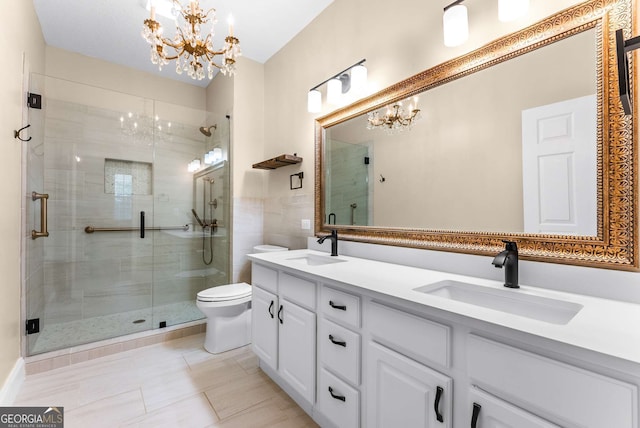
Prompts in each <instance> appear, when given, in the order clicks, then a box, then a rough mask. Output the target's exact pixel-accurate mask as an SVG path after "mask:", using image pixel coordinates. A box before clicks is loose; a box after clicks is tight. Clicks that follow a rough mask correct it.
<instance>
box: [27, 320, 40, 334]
mask: <svg viewBox="0 0 640 428" xmlns="http://www.w3.org/2000/svg"><path fill="white" fill-rule="evenodd" d="M26 324H27V325H26V330H27V334H34V333H39V332H40V318H33V319H30V320H27V323H26Z"/></svg>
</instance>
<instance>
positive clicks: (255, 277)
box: [251, 262, 278, 294]
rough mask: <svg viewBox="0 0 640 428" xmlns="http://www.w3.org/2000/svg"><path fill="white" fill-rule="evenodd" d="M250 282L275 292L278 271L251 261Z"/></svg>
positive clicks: (276, 290)
mask: <svg viewBox="0 0 640 428" xmlns="http://www.w3.org/2000/svg"><path fill="white" fill-rule="evenodd" d="M251 284H253V285H257V286H258V287H260V288H263V289H265V290H267V291H270V292H272V293H273V294H277V293H278V271H277V270H275V269H271V268H268V267H266V266H262V265H259V264H257V263H256V262H253V263H252V264H251Z"/></svg>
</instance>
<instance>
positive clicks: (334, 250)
mask: <svg viewBox="0 0 640 428" xmlns="http://www.w3.org/2000/svg"><path fill="white" fill-rule="evenodd" d="M327 238H329V239H331V255H332V256H337V255H338V231H337V230H336V229H333V230H332V231H331V235H327V236H322V237H320V238H319V239H318V244H322V243H323V242H324V240H325V239H327Z"/></svg>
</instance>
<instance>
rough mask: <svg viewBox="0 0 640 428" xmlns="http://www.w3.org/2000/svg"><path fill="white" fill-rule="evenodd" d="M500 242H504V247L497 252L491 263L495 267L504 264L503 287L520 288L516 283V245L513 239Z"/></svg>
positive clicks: (500, 266)
mask: <svg viewBox="0 0 640 428" xmlns="http://www.w3.org/2000/svg"><path fill="white" fill-rule="evenodd" d="M502 242H504V243H505V249H504V251H501V252H500V253H498V255H497V256H496V257H495V258H494V259H493V262H492V263H493V265H494V266H495V267H497V268H502V266H504V286H505V287H508V288H520V286H519V285H518V246H517V245H516V243H515V242H513V241H502Z"/></svg>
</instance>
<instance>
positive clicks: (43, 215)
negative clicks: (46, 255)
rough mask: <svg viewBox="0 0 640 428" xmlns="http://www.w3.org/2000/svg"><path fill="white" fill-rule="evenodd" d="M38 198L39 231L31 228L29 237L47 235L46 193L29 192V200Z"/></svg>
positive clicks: (35, 237) (43, 236)
mask: <svg viewBox="0 0 640 428" xmlns="http://www.w3.org/2000/svg"><path fill="white" fill-rule="evenodd" d="M38 199H40V232H38V231H37V230H35V229H33V230H31V239H38V238H46V237H47V236H49V232H48V231H47V201H48V200H49V194H48V193H37V192H31V200H32V201H37V200H38Z"/></svg>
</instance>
